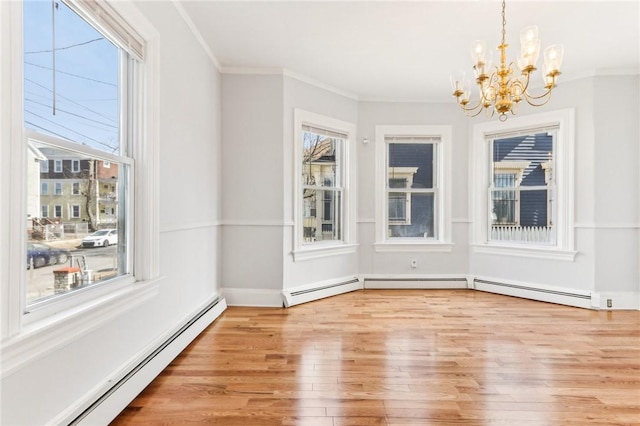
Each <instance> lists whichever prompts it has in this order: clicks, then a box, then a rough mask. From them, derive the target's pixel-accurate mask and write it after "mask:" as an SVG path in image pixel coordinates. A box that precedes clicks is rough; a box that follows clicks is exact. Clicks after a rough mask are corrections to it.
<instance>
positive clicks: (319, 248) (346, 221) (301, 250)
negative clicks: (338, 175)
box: [292, 109, 357, 262]
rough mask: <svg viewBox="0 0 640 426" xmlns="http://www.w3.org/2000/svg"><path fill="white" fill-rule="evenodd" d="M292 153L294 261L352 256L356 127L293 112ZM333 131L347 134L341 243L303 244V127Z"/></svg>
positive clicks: (338, 121) (324, 117) (306, 113)
mask: <svg viewBox="0 0 640 426" xmlns="http://www.w3.org/2000/svg"><path fill="white" fill-rule="evenodd" d="M293 123H294V132H293V135H294V150H293V154H294V155H293V161H294V166H293V171H294V179H293V200H294V203H293V210H294V211H293V217H294V218H295V219H294V230H293V231H294V232H293V240H294V241H293V247H294V249H293V252H292V254H293V259H294V261H296V262H297V261H303V260H309V259H316V258H320V257H326V256H335V255H342V254H348V253H355V251H356V247H357V244H356V243H355V236H356V198H355V195H356V191H355V185H356V179H357V176H356V164H355V159H356V143H355V141H356V125H355V124H354V123H349V122H346V121H342V120H337V119H335V118H331V117H327V116H324V115H320V114H316V113H313V112H309V111H304V110H301V109H295V110H294V118H293ZM303 125H309V126H312V127H317V128H322V129H327V130H333V131H336V132H338V133H342V134H346V135H347V138H346V139H345V140H344V144H345V145H344V150H343V162H344V166H343V170H342V172H343V182H342V185H343V190H342V197H343V210H342V240H341V241H318V242H316V243H313V244H304V241H303V237H302V224H303V223H304V221H303V219H302V216H303V206H302V197H301V196H300V194H301V192H302V163H301V158H302V144H301V143H300V141H301V140H302V126H303Z"/></svg>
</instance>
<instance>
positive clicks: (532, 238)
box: [491, 225, 555, 244]
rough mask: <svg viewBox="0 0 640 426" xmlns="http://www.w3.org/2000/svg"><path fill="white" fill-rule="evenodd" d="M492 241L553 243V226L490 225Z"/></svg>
mask: <svg viewBox="0 0 640 426" xmlns="http://www.w3.org/2000/svg"><path fill="white" fill-rule="evenodd" d="M491 240H492V241H516V242H522V243H540V244H553V243H554V242H555V228H553V227H552V226H495V225H493V226H491Z"/></svg>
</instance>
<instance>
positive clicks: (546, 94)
mask: <svg viewBox="0 0 640 426" xmlns="http://www.w3.org/2000/svg"><path fill="white" fill-rule="evenodd" d="M551 91H552V89H547V90H546V92H544V93H542V94H540V95H532V94H531V93H529V91H524V92H523V95H524V97H525V98H526V99H527V101H529V99H533V100H537V99H544V98H545V97H547V96H550V95H551ZM545 103H547V101H545ZM532 105H533V104H532ZM542 105H544V104H542Z"/></svg>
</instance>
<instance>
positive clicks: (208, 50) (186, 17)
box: [171, 0, 222, 72]
mask: <svg viewBox="0 0 640 426" xmlns="http://www.w3.org/2000/svg"><path fill="white" fill-rule="evenodd" d="M171 3H173V6H174V7H175V8H176V10H177V11H178V14H179V15H180V17H181V18H182V20H183V21H184V22H185V24H187V27H188V28H189V30H190V31H191V34H193V36H194V37H195V38H196V40H197V41H198V44H200V47H202V50H204V52H205V53H206V54H207V56H208V57H209V59H210V60H211V63H213V66H215V67H216V69H217V70H218V72H222V71H221V70H222V64H221V63H220V61H219V60H218V58H216V55H214V54H213V51H212V50H211V48H210V47H209V45H208V44H207V42H206V41H205V40H204V37H202V34H201V33H200V31H198V27H196V24H194V23H193V21H192V20H191V18H190V17H189V14H188V13H187V11H186V10H184V7H183V6H182V3H181V0H171Z"/></svg>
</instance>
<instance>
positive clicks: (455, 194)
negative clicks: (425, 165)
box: [358, 98, 469, 276]
mask: <svg viewBox="0 0 640 426" xmlns="http://www.w3.org/2000/svg"><path fill="white" fill-rule="evenodd" d="M358 113H359V114H358V134H359V135H360V139H362V138H364V137H367V139H368V140H369V143H368V144H362V143H360V144H358V160H359V168H358V222H359V223H358V238H359V242H360V249H359V262H360V263H359V264H360V266H359V272H360V273H361V274H365V275H367V274H394V275H404V274H413V275H439V276H444V275H449V274H454V275H464V274H466V273H467V270H468V240H469V238H468V233H469V206H468V198H469V197H468V194H469V192H468V176H469V174H468V162H469V159H468V157H469V137H468V131H467V129H468V126H469V119H468V118H467V117H465V116H464V114H463V113H462V112H461V111H460V110H459V108H458V107H457V106H456V105H455V102H454V101H453V98H452V102H451V104H430V103H418V102H416V103H400V102H360V104H359V108H358ZM379 125H446V126H452V128H453V140H452V150H451V151H452V159H451V160H452V161H451V164H452V180H453V182H452V209H453V211H452V219H453V220H452V221H453V224H452V227H453V228H452V242H453V244H454V246H453V251H452V252H450V253H448V252H444V253H443V252H426V251H421V250H420V249H417V250H416V251H412V252H403V253H386V252H384V253H383V252H376V251H375V249H374V246H373V243H374V242H375V227H376V224H375V198H376V197H375V189H376V188H375V182H376V177H375V143H376V141H375V130H376V126H379ZM412 259H416V260H417V262H418V266H417V268H411V260H412Z"/></svg>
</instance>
